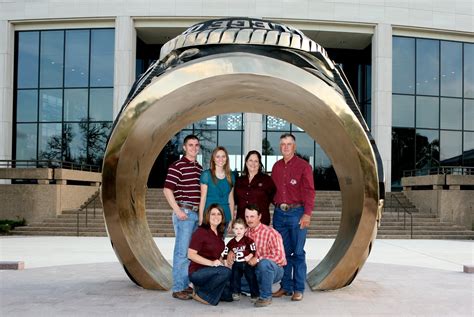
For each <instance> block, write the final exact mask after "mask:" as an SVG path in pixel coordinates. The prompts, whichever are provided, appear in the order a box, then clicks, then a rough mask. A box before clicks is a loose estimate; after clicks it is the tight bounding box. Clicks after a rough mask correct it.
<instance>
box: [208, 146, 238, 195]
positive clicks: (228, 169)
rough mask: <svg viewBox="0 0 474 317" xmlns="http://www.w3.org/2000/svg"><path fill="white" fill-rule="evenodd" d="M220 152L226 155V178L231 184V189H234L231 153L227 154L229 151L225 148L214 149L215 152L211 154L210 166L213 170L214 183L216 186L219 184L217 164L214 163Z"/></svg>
mask: <svg viewBox="0 0 474 317" xmlns="http://www.w3.org/2000/svg"><path fill="white" fill-rule="evenodd" d="M219 151H222V152H224V153H225V158H226V161H225V165H224V173H225V178H226V179H227V182H228V183H229V186H230V188H232V186H233V185H234V184H232V175H231V173H232V172H231V171H230V162H229V153H228V152H227V150H226V149H225V147H223V146H218V147H216V148H215V149H214V151H212V154H211V162H210V164H209V165H210V168H209V169H210V170H211V177H212V181H213V182H214V184H217V177H216V162H214V156H215V155H216V154H217V152H219Z"/></svg>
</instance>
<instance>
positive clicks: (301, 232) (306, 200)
mask: <svg viewBox="0 0 474 317" xmlns="http://www.w3.org/2000/svg"><path fill="white" fill-rule="evenodd" d="M280 151H281V153H282V155H283V159H281V160H279V161H278V162H276V163H275V165H273V169H272V179H273V182H274V183H275V185H276V188H277V191H276V195H275V198H274V205H275V211H274V213H273V227H274V228H275V229H276V230H278V232H280V234H281V236H282V238H283V244H284V246H285V254H286V260H287V262H288V264H287V265H286V266H285V267H284V274H283V278H282V280H281V288H280V289H279V290H278V291H277V292H275V293H273V297H281V296H284V295H286V296H292V297H291V300H293V301H300V300H302V299H303V293H304V289H305V282H306V252H305V251H304V245H305V242H306V233H307V231H308V229H307V228H308V226H309V224H310V221H311V213H312V212H313V207H314V196H315V192H314V180H313V171H312V169H311V165H309V163H308V162H306V161H305V160H303V159H302V158H300V157H298V156H296V155H295V153H296V138H295V137H294V135H292V134H283V135H282V136H281V137H280Z"/></svg>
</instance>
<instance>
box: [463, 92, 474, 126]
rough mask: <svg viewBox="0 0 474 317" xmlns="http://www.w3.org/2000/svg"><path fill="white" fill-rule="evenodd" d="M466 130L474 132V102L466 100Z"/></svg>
mask: <svg viewBox="0 0 474 317" xmlns="http://www.w3.org/2000/svg"><path fill="white" fill-rule="evenodd" d="M464 130H474V100H472V99H464Z"/></svg>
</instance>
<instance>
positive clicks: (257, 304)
mask: <svg viewBox="0 0 474 317" xmlns="http://www.w3.org/2000/svg"><path fill="white" fill-rule="evenodd" d="M271 303H272V298H271V297H270V298H268V299H263V298H259V299H257V301H256V302H255V307H265V306H268V305H270V304H271Z"/></svg>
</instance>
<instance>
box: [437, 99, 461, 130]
mask: <svg viewBox="0 0 474 317" xmlns="http://www.w3.org/2000/svg"><path fill="white" fill-rule="evenodd" d="M441 129H459V130H461V129H462V99H454V98H441Z"/></svg>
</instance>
